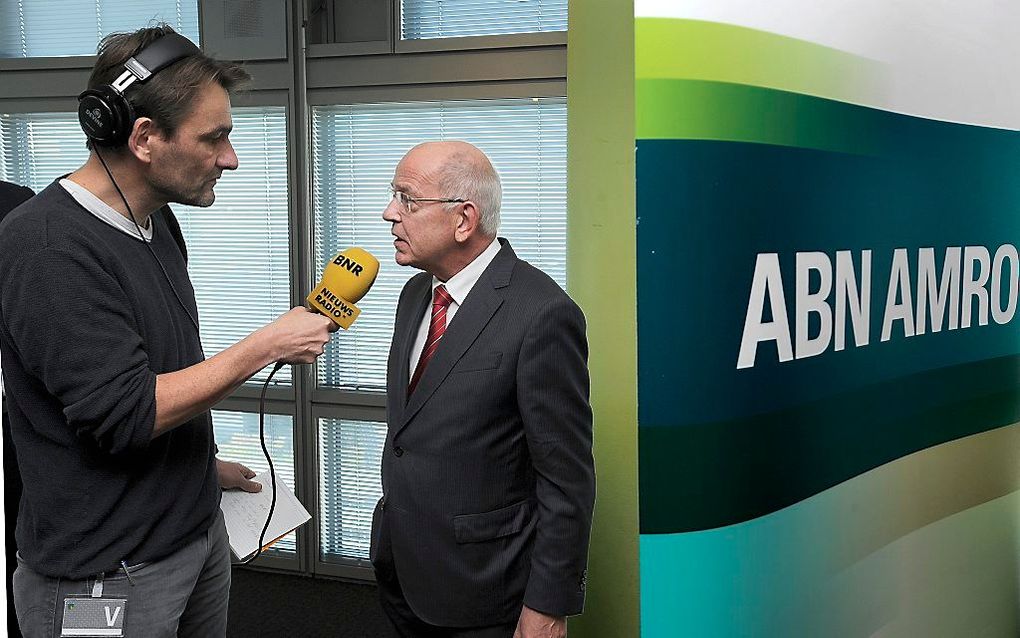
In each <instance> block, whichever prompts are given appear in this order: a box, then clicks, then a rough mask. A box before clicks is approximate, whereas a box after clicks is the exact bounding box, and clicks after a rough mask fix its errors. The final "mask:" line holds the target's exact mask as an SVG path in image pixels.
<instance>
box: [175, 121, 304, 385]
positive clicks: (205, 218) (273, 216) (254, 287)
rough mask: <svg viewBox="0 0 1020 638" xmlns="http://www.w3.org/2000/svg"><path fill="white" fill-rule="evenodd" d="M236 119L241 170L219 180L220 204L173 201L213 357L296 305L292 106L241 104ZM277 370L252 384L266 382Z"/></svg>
mask: <svg viewBox="0 0 1020 638" xmlns="http://www.w3.org/2000/svg"><path fill="white" fill-rule="evenodd" d="M232 117H233V120H234V130H233V132H232V133H231V134H230V141H231V142H232V143H233V145H234V150H235V152H236V153H237V160H238V169H237V170H236V171H228V172H226V173H224V175H223V178H222V179H220V181H219V182H217V184H216V202H215V203H214V204H213V205H212V206H211V207H209V208H195V207H192V206H183V205H173V209H174V213H175V214H176V215H177V219H178V220H179V221H180V223H181V230H182V231H183V232H184V238H185V239H186V240H187V244H188V271H189V273H190V274H191V282H192V284H194V287H195V297H196V299H197V300H198V309H199V318H200V320H201V324H202V345H203V347H204V348H205V353H206V356H210V357H211V356H213V355H214V354H216V353H217V352H220V351H221V350H223V349H224V348H227V347H229V346H231V345H233V344H235V343H237V342H238V341H240V340H241V339H243V338H244V337H246V336H247V335H249V334H250V333H252V332H253V331H255V330H257V329H258V328H260V327H262V326H264V325H266V324H267V323H269V322H271V321H272V320H274V319H276V318H277V317H278V316H280V315H281V314H283V313H285V312H287V310H288V309H289V308H290V252H289V249H290V232H289V218H288V206H287V116H286V112H285V108H284V107H282V106H281V107H244V108H234V109H233V110H232ZM270 370H271V368H267V369H265V370H263V371H262V372H260V373H259V374H257V375H255V376H254V377H252V380H251V381H250V382H249V383H260V382H262V381H264V380H265V378H266V376H268V374H269V371H270ZM273 383H274V384H279V385H289V384H290V383H291V367H290V366H284V367H283V368H281V369H280V371H279V372H277V373H276V376H274V377H273Z"/></svg>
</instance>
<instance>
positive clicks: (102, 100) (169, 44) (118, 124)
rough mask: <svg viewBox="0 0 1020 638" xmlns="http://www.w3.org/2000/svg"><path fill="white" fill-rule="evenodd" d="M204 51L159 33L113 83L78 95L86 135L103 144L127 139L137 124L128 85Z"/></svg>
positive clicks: (169, 35) (130, 60)
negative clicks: (126, 95)
mask: <svg viewBox="0 0 1020 638" xmlns="http://www.w3.org/2000/svg"><path fill="white" fill-rule="evenodd" d="M201 53H202V51H201V50H200V49H199V48H198V47H197V46H195V44H194V43H193V42H192V41H191V40H189V39H187V38H186V37H184V36H182V35H180V34H178V33H167V34H166V35H163V36H160V37H159V38H158V39H156V40H155V41H154V42H153V43H152V44H150V45H148V46H147V47H145V48H144V49H142V50H141V51H139V52H138V53H137V54H135V55H134V56H133V57H131V58H129V59H128V60H127V61H126V62H125V63H124V68H125V71H124V72H123V73H121V74H120V76H118V77H117V79H116V80H115V81H114V82H113V83H112V84H104V85H102V86H99V87H96V88H94V89H87V90H85V91H82V93H81V94H80V95H79V96H78V123H79V124H80V125H81V128H82V130H83V131H84V132H85V135H86V136H87V137H88V138H89V140H91V141H92V142H93V143H95V144H98V145H100V146H119V145H120V144H123V143H124V142H126V141H127V138H128V135H129V134H130V133H131V127H132V126H134V123H135V113H134V109H133V108H132V107H131V103H130V102H129V101H128V99H127V98H126V97H125V96H124V93H125V91H126V90H127V88H128V87H129V86H131V85H132V84H135V83H136V82H145V81H146V80H148V79H149V78H150V77H152V76H153V75H154V74H155V73H157V72H159V71H160V70H162V69H165V68H166V67H168V66H170V65H171V64H173V63H174V62H177V61H178V60H181V59H183V58H186V57H190V56H193V55H201Z"/></svg>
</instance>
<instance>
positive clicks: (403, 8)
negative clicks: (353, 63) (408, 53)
mask: <svg viewBox="0 0 1020 638" xmlns="http://www.w3.org/2000/svg"><path fill="white" fill-rule="evenodd" d="M566 30H567V0H402V2H401V3H400V37H401V39H403V40H424V39H429V38H456V37H461V36H468V35H501V34H507V33H538V32H544V31H566Z"/></svg>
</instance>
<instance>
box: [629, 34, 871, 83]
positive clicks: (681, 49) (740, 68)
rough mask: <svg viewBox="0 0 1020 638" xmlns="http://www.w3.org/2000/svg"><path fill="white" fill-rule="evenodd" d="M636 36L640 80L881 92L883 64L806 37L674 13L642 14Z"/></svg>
mask: <svg viewBox="0 0 1020 638" xmlns="http://www.w3.org/2000/svg"><path fill="white" fill-rule="evenodd" d="M634 38H635V71H636V75H637V77H638V78H639V79H643V78H682V79H694V80H714V81H718V82H732V83H735V84H748V85H753V86H764V87H771V88H775V89H782V90H785V91H793V92H796V93H804V94H807V95H818V96H823V97H829V98H834V99H837V100H841V101H844V102H873V101H874V100H873V98H874V97H875V96H879V95H881V94H882V92H881V83H882V81H883V77H884V71H883V66H882V64H881V63H879V62H877V61H875V60H871V59H869V58H864V57H861V56H857V55H853V54H851V53H847V52H845V51H840V50H838V49H833V48H830V47H826V46H823V45H820V44H815V43H813V42H807V41H805V40H798V39H796V38H790V37H786V36H782V35H777V34H774V33H768V32H765V31H759V30H756V29H750V28H747V27H739V26H735V25H729V24H720V23H716V22H703V21H700V20H682V19H674V18H638V19H637V20H635V25H634ZM639 103H640V102H639Z"/></svg>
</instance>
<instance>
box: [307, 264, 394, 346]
mask: <svg viewBox="0 0 1020 638" xmlns="http://www.w3.org/2000/svg"><path fill="white" fill-rule="evenodd" d="M378 274H379V260H378V259H376V258H375V257H373V256H372V255H371V254H370V253H369V252H368V251H366V250H365V249H363V248H348V249H347V250H344V251H342V252H340V254H338V255H337V256H336V257H334V258H333V259H332V260H331V261H330V262H329V263H328V264H326V269H325V270H324V271H323V273H322V280H321V281H320V282H319V283H318V284H317V285H316V286H315V289H314V290H312V292H310V293H309V294H308V297H307V299H308V305H309V306H311V308H312V310H316V311H318V312H320V313H322V314H324V315H326V316H327V317H329V318H330V319H332V320H333V322H334V323H336V324H337V325H338V326H340V327H341V328H343V329H344V330H346V329H348V328H350V327H351V324H352V323H354V320H355V319H357V318H358V315H360V314H361V310H360V309H359V308H358V307H357V306H355V305H354V304H356V303H357V302H358V301H360V300H361V298H362V297H364V296H365V293H366V292H368V289H369V288H371V287H372V284H373V283H375V277H376V275H378Z"/></svg>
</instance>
